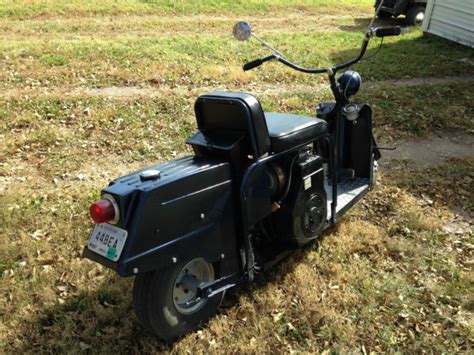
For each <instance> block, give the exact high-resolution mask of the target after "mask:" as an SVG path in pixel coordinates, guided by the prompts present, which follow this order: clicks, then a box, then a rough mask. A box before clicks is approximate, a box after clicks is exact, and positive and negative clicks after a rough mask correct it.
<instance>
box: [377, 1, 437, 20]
mask: <svg viewBox="0 0 474 355" xmlns="http://www.w3.org/2000/svg"><path fill="white" fill-rule="evenodd" d="M380 1H383V3H382V7H381V8H380V10H379V12H378V14H377V16H378V17H379V18H391V17H398V16H400V15H405V19H406V21H407V23H408V24H409V25H420V24H421V23H422V22H423V19H424V18H425V9H426V3H427V2H428V0H377V1H376V2H375V9H378V8H379V6H380Z"/></svg>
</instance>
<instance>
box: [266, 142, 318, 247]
mask: <svg viewBox="0 0 474 355" xmlns="http://www.w3.org/2000/svg"><path fill="white" fill-rule="evenodd" d="M268 173H269V175H270V187H271V189H272V196H273V200H274V202H273V206H274V208H273V209H274V213H272V215H271V216H270V217H269V218H268V219H267V220H266V221H265V222H264V226H265V229H266V232H267V234H269V236H270V237H271V238H274V237H275V236H276V237H278V238H279V239H285V240H290V241H292V242H294V243H295V244H297V245H303V244H306V243H308V242H309V241H311V240H313V239H315V238H316V237H317V236H318V235H319V234H320V233H321V231H322V230H323V228H324V225H325V223H326V220H327V199H326V192H325V190H324V171H323V162H322V158H321V157H320V156H318V155H316V154H314V153H313V152H312V150H306V149H305V150H302V151H300V152H299V154H298V155H296V156H294V157H293V158H292V160H291V161H290V162H286V164H278V165H273V166H271V168H269V170H268Z"/></svg>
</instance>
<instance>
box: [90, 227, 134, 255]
mask: <svg viewBox="0 0 474 355" xmlns="http://www.w3.org/2000/svg"><path fill="white" fill-rule="evenodd" d="M127 235H128V232H127V231H126V230H125V229H122V228H118V227H115V226H112V225H111V224H107V223H102V224H96V225H95V228H94V231H93V232H92V237H91V239H90V240H89V244H88V245H87V247H88V248H89V250H92V251H93V252H95V253H97V254H99V255H102V256H105V257H106V258H107V259H110V260H112V261H117V260H118V259H119V258H120V254H122V249H123V246H124V245H125V241H126V240H127Z"/></svg>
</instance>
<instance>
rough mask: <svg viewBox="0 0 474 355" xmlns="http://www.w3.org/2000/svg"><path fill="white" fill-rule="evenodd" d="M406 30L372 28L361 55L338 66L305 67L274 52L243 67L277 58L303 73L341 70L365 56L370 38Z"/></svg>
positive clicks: (253, 65) (258, 64) (247, 67)
mask: <svg viewBox="0 0 474 355" xmlns="http://www.w3.org/2000/svg"><path fill="white" fill-rule="evenodd" d="M404 32H407V30H406V29H402V28H400V27H399V26H395V27H379V28H371V29H369V30H368V31H367V32H366V34H365V37H364V40H363V41H362V45H361V48H360V52H359V55H358V56H357V57H356V58H355V59H352V60H350V61H349V62H347V63H344V64H340V65H336V66H334V67H331V68H329V67H328V68H318V69H311V68H304V67H300V66H299V65H296V64H294V63H292V62H290V61H288V60H286V59H284V58H282V57H281V56H280V55H279V54H272V55H269V56H268V57H265V58H261V59H256V60H254V61H251V62H248V63H246V64H245V65H244V66H243V69H244V70H245V71H247V70H251V69H254V68H256V67H259V66H260V65H262V64H263V63H265V62H267V61H269V60H273V59H276V60H278V61H279V62H280V63H282V64H284V65H286V66H287V67H290V68H292V69H294V70H297V71H300V72H303V73H308V74H322V73H328V72H332V73H336V72H337V71H339V70H341V69H345V68H347V67H349V66H351V65H353V64H355V63H357V62H359V61H360V60H361V59H362V58H363V57H364V55H365V52H366V51H367V47H368V45H369V42H370V39H371V38H372V37H380V38H383V37H388V36H399V35H400V34H402V33H404Z"/></svg>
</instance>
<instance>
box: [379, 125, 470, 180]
mask: <svg viewBox="0 0 474 355" xmlns="http://www.w3.org/2000/svg"><path fill="white" fill-rule="evenodd" d="M380 146H381V147H389V146H385V145H384V144H383V143H381V144H380ZM390 147H393V148H396V149H395V150H383V151H382V155H383V158H384V159H382V160H381V167H382V169H383V170H387V171H390V166H391V163H392V161H393V160H404V161H406V162H407V163H408V164H409V165H410V167H411V168H413V169H416V170H421V169H426V168H430V167H435V166H438V165H442V164H444V163H445V162H446V160H449V159H451V158H470V157H474V136H473V135H472V134H469V133H466V132H463V131H455V130H452V131H448V132H445V133H443V134H437V135H430V136H428V137H426V138H423V139H410V140H403V141H399V142H395V143H390Z"/></svg>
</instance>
